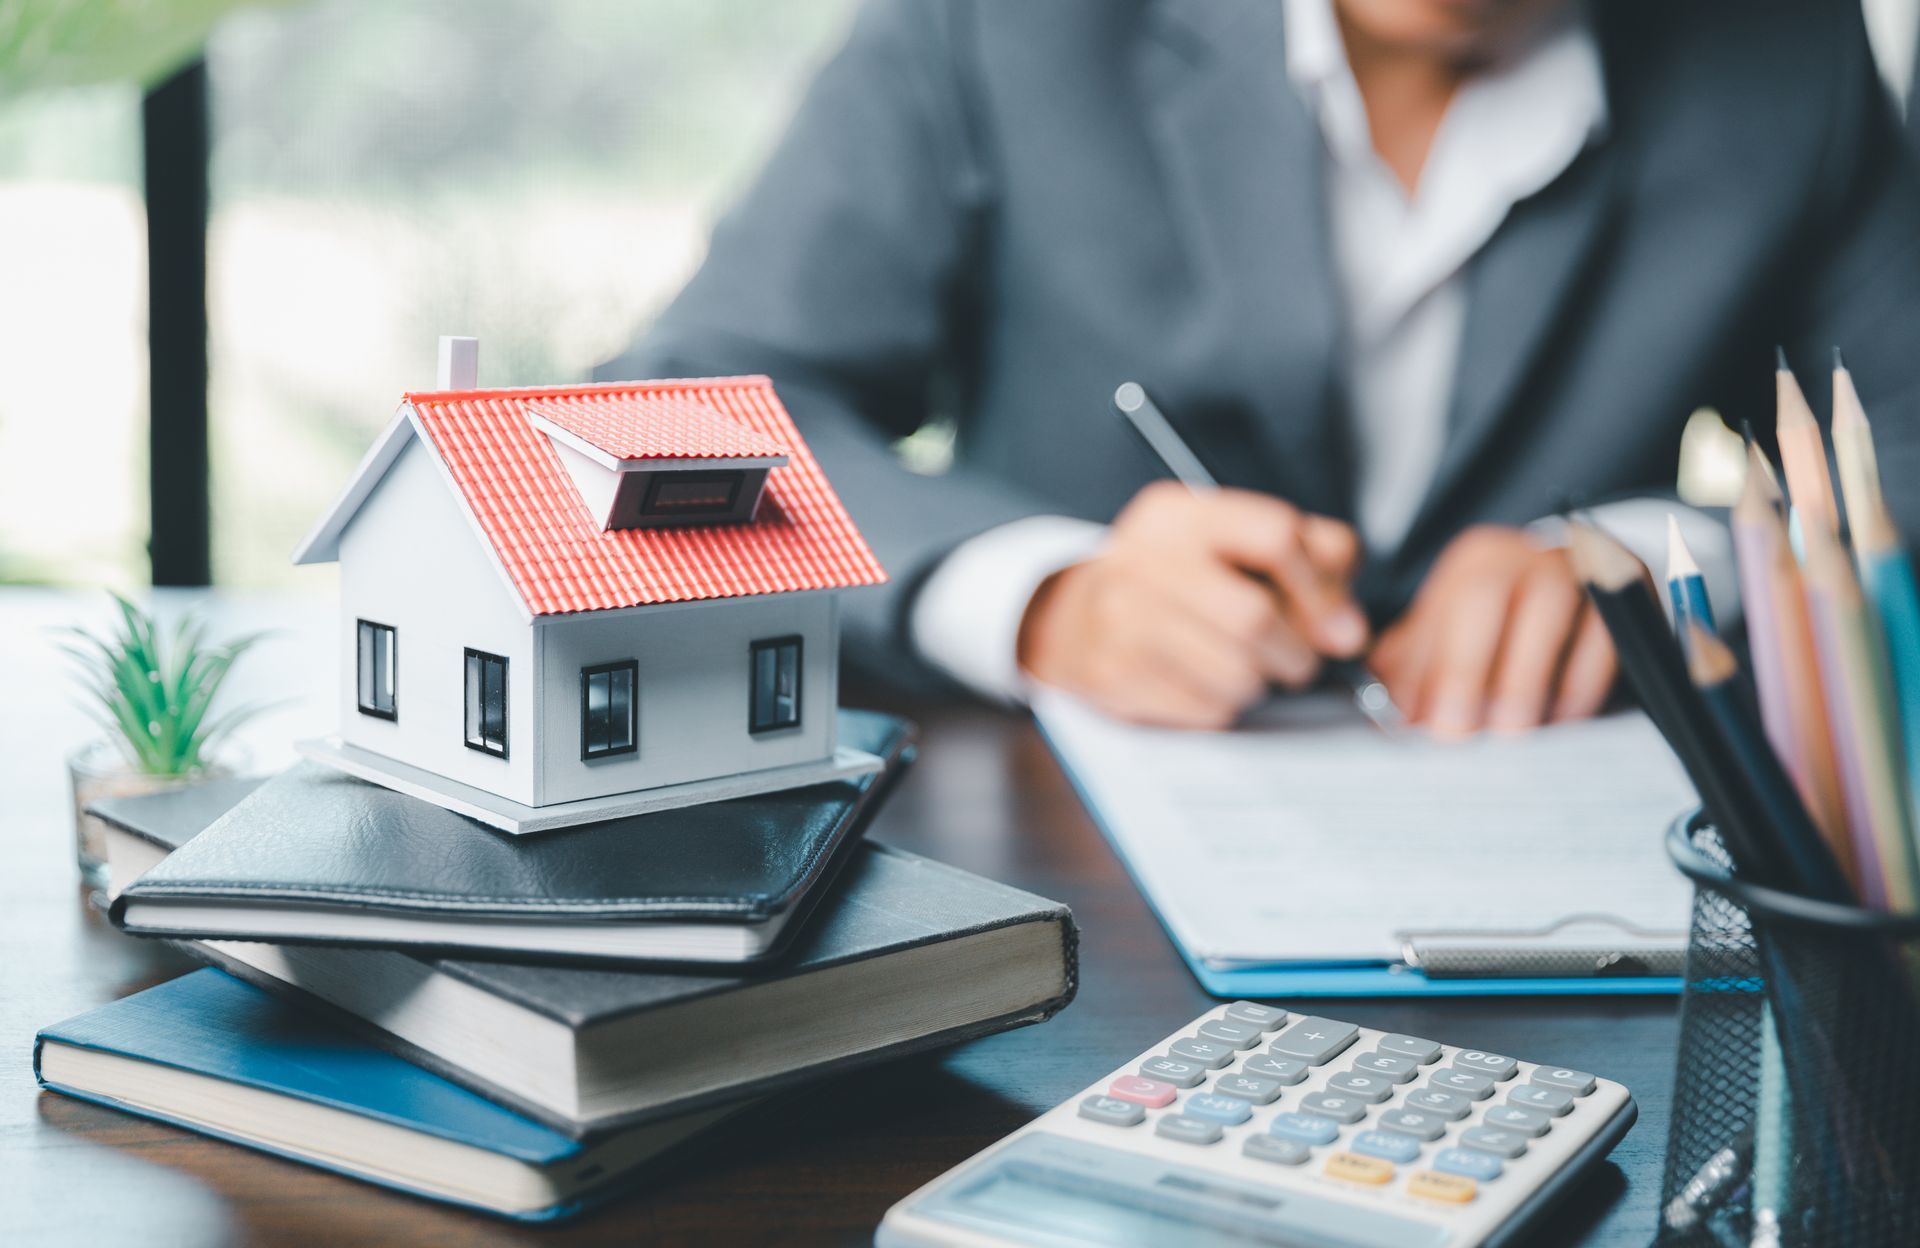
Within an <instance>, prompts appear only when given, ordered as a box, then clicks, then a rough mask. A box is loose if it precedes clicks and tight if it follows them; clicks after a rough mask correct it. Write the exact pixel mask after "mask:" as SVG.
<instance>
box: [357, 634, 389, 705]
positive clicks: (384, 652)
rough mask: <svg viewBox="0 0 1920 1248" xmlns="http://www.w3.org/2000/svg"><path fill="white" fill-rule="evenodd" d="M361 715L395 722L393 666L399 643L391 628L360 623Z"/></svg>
mask: <svg viewBox="0 0 1920 1248" xmlns="http://www.w3.org/2000/svg"><path fill="white" fill-rule="evenodd" d="M358 642H359V653H360V659H359V673H360V713H361V714H362V715H376V716H378V717H380V718H381V719H398V718H399V714H398V713H397V712H396V711H395V709H394V700H393V683H394V664H395V661H396V659H397V657H398V653H397V652H398V650H399V643H398V642H397V641H396V640H395V634H394V631H393V628H392V627H391V626H390V625H386V624H374V623H372V622H370V621H368V620H361V621H360V627H359V638H358Z"/></svg>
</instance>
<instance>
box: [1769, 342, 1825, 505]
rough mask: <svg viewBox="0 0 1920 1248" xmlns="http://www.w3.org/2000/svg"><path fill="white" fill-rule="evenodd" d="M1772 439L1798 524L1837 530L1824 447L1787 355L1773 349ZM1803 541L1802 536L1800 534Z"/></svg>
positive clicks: (1817, 426) (1811, 410)
mask: <svg viewBox="0 0 1920 1248" xmlns="http://www.w3.org/2000/svg"><path fill="white" fill-rule="evenodd" d="M1774 350H1775V355H1776V356H1777V359H1778V364H1777V366H1776V367H1775V369H1774V374H1773V379H1774V400H1775V408H1774V436H1775V437H1776V438H1778V439H1779V441H1780V466H1781V467H1782V468H1784V469H1785V470H1786V474H1787V497H1788V498H1789V499H1790V500H1791V501H1792V503H1793V509H1794V510H1795V511H1796V512H1798V513H1799V515H1800V523H1801V525H1802V526H1803V527H1804V526H1808V525H1813V524H1822V525H1825V526H1826V528H1827V531H1828V532H1830V533H1838V532H1839V531H1840V513H1839V510H1838V509H1837V508H1836V507H1835V505H1834V501H1833V480H1832V478H1831V477H1829V476H1828V475H1827V448H1826V443H1825V442H1824V441H1823V440H1822V439H1821V437H1820V425H1819V422H1818V421H1816V420H1814V418H1813V409H1812V408H1810V407H1808V406H1807V396H1806V394H1805V393H1804V392H1802V391H1801V389H1800V383H1799V382H1798V381H1796V380H1795V379H1794V376H1793V370H1792V369H1791V368H1789V367H1788V366H1787V353H1786V352H1785V351H1783V350H1780V349H1779V348H1777V347H1776V348H1775V349H1774ZM1803 540H1804V535H1803Z"/></svg>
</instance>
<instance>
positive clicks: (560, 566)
mask: <svg viewBox="0 0 1920 1248" xmlns="http://www.w3.org/2000/svg"><path fill="white" fill-rule="evenodd" d="M476 363H477V347H476V345H475V344H474V342H473V340H472V339H443V340H442V343H441V377H440V385H439V388H438V389H436V390H434V391H431V392H423V393H415V394H408V395H406V396H405V397H404V398H403V399H402V401H401V404H400V410H399V412H398V413H397V414H396V415H395V417H394V419H393V421H392V423H391V424H389V425H388V426H387V428H386V430H385V431H384V432H383V433H382V434H381V435H380V437H379V439H378V441H376V442H375V444H374V446H373V448H372V450H370V451H369V452H368V453H367V456H366V458H365V459H364V460H363V461H362V462H361V464H360V466H359V468H358V469H357V470H356V471H355V473H354V476H353V479H352V480H351V481H350V482H349V484H348V486H347V488H346V490H345V491H344V493H342V495H341V497H340V499H339V501H338V502H337V503H335V504H334V506H333V507H332V509H331V510H329V511H328V512H327V514H326V516H325V517H324V518H323V519H322V520H321V521H320V523H319V525H318V527H316V528H315V530H314V531H313V533H312V534H311V535H310V536H309V537H308V538H307V540H306V541H305V542H303V543H302V544H301V546H300V548H299V550H298V551H297V552H296V553H295V555H294V561H295V562H296V563H325V562H331V561H335V560H337V561H338V562H339V564H340V614H339V628H340V647H341V649H340V653H341V657H342V668H341V670H342V673H343V676H344V679H343V681H342V685H343V688H342V690H341V699H340V732H339V737H338V739H336V740H327V741H319V742H307V743H303V749H304V750H305V751H306V752H307V753H308V754H309V755H310V756H312V757H316V758H319V759H321V760H323V761H325V762H328V763H331V764H333V765H334V766H337V767H339V768H341V769H343V770H345V771H348V772H350V773H352V774H354V775H357V776H360V777H362V778H364V779H368V780H373V781H375V782H378V783H381V784H386V785H388V786H390V787H393V788H396V789H400V790H402V791H405V792H408V793H413V794H415V795H417V796H421V797H426V798H428V799H430V800H433V801H436V802H439V803H440V804H441V805H444V806H447V807H449V808H451V809H455V810H459V811H461V812H462V813H465V814H469V815H472V816H474V817H475V818H479V819H482V820H484V821H486V822H488V823H491V824H493V825H494V826H496V827H500V828H503V829H505V830H507V831H513V832H524V831H535V830H539V829H541V828H547V827H558V826H564V825H567V824H572V823H581V822H586V821H589V820H594V819H605V818H612V817H615V816H617V815H622V814H631V813H637V812H640V811H644V810H649V809H660V808H664V807H667V806H675V805H688V804H692V803H695V802H701V801H710V800H716V799H718V798H723V797H731V796H738V795H742V794H746V793H752V792H765V791H769V790H773V789H779V788H787V787H792V786H796V785H801V784H809V783H815V782H818V781H821V780H826V779H831V778H835V777H840V776H846V775H852V774H858V773H860V772H862V771H865V770H871V769H872V768H873V767H875V766H877V760H874V759H872V758H870V757H868V756H866V755H860V754H854V753H851V752H847V751H842V750H840V749H839V748H838V746H837V742H836V740H835V732H834V720H835V709H836V707H837V706H838V702H839V697H838V689H837V684H838V675H839V664H838V655H839V619H838V615H837V604H836V594H837V592H838V591H840V590H843V589H849V588H853V587H856V586H863V585H873V584H877V583H879V582H880V581H882V580H884V579H885V573H884V572H882V570H881V568H880V565H879V563H878V562H877V561H876V560H875V558H874V556H873V552H872V551H870V550H869V549H868V548H867V544H866V542H865V541H864V540H862V538H861V536H860V534H859V532H858V531H857V530H856V529H855V528H854V526H853V523H852V521H851V520H849V519H848V517H847V513H846V511H845V509H844V508H843V507H842V506H841V504H840V500H839V499H838V498H837V497H836V496H835V495H834V492H833V487H832V486H831V485H829V484H828V482H827V479H826V476H825V474H823V473H822V472H821V470H820V466H819V465H818V464H817V463H816V462H814V459H813V457H812V455H811V454H810V453H809V452H808V450H807V446H806V443H804V442H803V441H801V439H800V435H799V433H798V432H797V431H796V430H795V428H794V425H793V421H792V419H791V418H790V417H789V416H788V415H787V412H786V409H785V408H783V407H782V406H781V404H780V399H779V397H778V396H777V395H776V394H775V393H774V390H773V386H772V384H771V383H770V382H769V381H768V380H767V379H766V378H764V377H725V378H709V379H702V380H690V381H658V382H621V383H615V384H609V385H585V386H557V387H549V388H534V389H512V390H483V389H479V388H477V387H476V381H477V368H476Z"/></svg>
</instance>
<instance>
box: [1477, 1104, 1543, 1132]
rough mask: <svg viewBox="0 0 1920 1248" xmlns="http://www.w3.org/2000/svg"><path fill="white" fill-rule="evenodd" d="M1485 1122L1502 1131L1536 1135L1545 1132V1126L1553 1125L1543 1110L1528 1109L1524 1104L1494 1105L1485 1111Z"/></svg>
mask: <svg viewBox="0 0 1920 1248" xmlns="http://www.w3.org/2000/svg"><path fill="white" fill-rule="evenodd" d="M1486 1123H1487V1125H1488V1126H1490V1127H1499V1128H1500V1129H1501V1130H1503V1131H1518V1132H1519V1133H1520V1134H1522V1135H1535V1136H1538V1135H1545V1134H1546V1133H1547V1128H1548V1127H1550V1126H1552V1125H1553V1119H1552V1118H1550V1117H1549V1116H1548V1115H1547V1113H1546V1111H1545V1110H1540V1109H1528V1108H1527V1107H1526V1106H1524V1105H1495V1106H1494V1107H1493V1108H1492V1109H1489V1110H1488V1111H1487V1117H1486Z"/></svg>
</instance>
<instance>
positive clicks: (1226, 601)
mask: <svg viewBox="0 0 1920 1248" xmlns="http://www.w3.org/2000/svg"><path fill="white" fill-rule="evenodd" d="M1359 553H1360V543H1359V539H1358V537H1357V536H1356V535H1355V533H1354V531H1353V530H1352V529H1351V528H1349V527H1348V526H1347V525H1345V524H1342V523H1340V522H1339V521H1338V520H1331V519H1328V518H1327V517H1325V516H1315V515H1308V514H1306V513H1304V512H1301V511H1299V510H1297V509H1296V508H1294V507H1291V506H1288V505H1287V504H1286V503H1283V502H1281V501H1279V500H1278V499H1275V498H1271V497H1269V496H1267V495H1265V494H1256V493H1251V492H1248V491H1245V490H1230V489H1222V490H1217V491H1213V492H1210V493H1206V494H1195V493H1193V492H1191V491H1189V490H1188V489H1186V488H1185V487H1184V486H1180V485H1176V484H1174V483H1172V482H1164V481H1163V482H1157V483H1155V484H1153V485H1150V486H1148V487H1147V488H1145V489H1143V490H1141V491H1140V493H1139V494H1137V495H1135V496H1134V498H1133V501H1132V502H1130V503H1128V504H1127V506H1126V508H1125V510H1123V511H1122V512H1121V513H1120V515H1119V516H1118V517H1117V518H1116V519H1115V520H1114V522H1113V526H1112V529H1111V530H1110V536H1109V541H1108V543H1107V545H1106V547H1105V548H1104V549H1103V550H1102V551H1101V553H1100V554H1098V555H1096V556H1095V557H1093V558H1092V559H1089V560H1087V561H1086V562H1084V563H1077V564H1075V565H1073V566H1072V567H1070V568H1067V569H1065V570H1064V571H1062V572H1059V573H1057V574H1055V575H1054V576H1052V577H1050V578H1048V580H1047V581H1046V582H1045V583H1044V584H1042V585H1041V587H1040V589H1039V590H1038V591H1037V592H1036V593H1035V594H1034V596H1033V600H1032V601H1031V602H1030V603H1029V604H1028V606H1027V611H1026V615H1025V616H1024V618H1023V619H1022V620H1021V624H1020V638H1019V658H1020V665H1021V667H1022V668H1023V669H1025V670H1026V672H1027V673H1028V674H1029V675H1031V676H1033V677H1034V678H1036V679H1038V680H1040V681H1042V682H1044V683H1046V684H1049V685H1053V686H1055V687H1056V688H1060V689H1065V690H1068V691H1069V692H1072V693H1075V694H1078V695H1079V696H1081V697H1083V698H1085V699H1087V700H1088V701H1089V702H1092V703H1093V704H1094V705H1096V706H1098V707H1100V708H1101V709H1103V710H1105V711H1107V712H1108V713H1109V714H1112V715H1117V716H1119V717H1121V718H1125V719H1133V720H1140V721H1143V722H1147V723H1156V724H1166V725H1171V726H1176V727H1187V728H1223V727H1225V726H1227V725H1228V724H1230V723H1232V722H1233V719H1234V717H1235V716H1236V715H1238V714H1239V713H1240V712H1241V711H1242V710H1244V709H1245V708H1246V707H1247V706H1248V705H1250V704H1251V703H1253V702H1255V701H1256V700H1258V699H1259V698H1260V697H1261V696H1262V695H1263V694H1264V693H1265V691H1266V689H1267V687H1268V685H1269V684H1280V685H1285V686H1288V687H1295V688H1297V687H1300V686H1303V685H1306V684H1308V683H1309V682H1311V681H1312V680H1313V678H1314V677H1315V676H1316V675H1317V674H1318V673H1319V670H1320V660H1321V658H1322V656H1335V657H1347V656H1351V655H1356V654H1359V653H1360V652H1361V651H1362V650H1363V649H1365V647H1366V644H1367V621H1366V617H1365V616H1364V615H1363V614H1361V612H1360V609H1359V608H1358V607H1356V606H1355V605H1354V603H1353V600H1352V597H1351V595H1350V593H1349V588H1348V587H1349V583H1350V581H1351V580H1352V576H1353V569H1354V565H1355V563H1356V562H1357V561H1358V559H1359Z"/></svg>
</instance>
